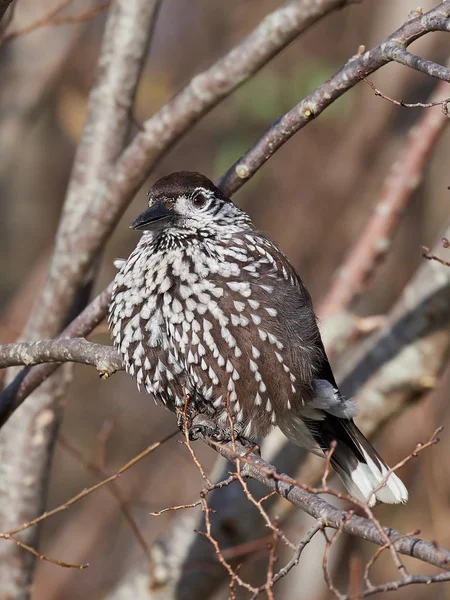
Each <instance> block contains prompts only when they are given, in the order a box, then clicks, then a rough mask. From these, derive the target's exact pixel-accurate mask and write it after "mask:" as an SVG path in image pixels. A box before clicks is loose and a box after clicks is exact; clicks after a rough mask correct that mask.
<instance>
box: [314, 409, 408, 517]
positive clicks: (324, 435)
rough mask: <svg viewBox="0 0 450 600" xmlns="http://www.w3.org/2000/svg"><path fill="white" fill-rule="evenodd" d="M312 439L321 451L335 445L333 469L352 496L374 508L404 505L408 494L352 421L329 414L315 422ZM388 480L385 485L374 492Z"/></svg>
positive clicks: (332, 461) (332, 457) (332, 460)
mask: <svg viewBox="0 0 450 600" xmlns="http://www.w3.org/2000/svg"><path fill="white" fill-rule="evenodd" d="M311 425H312V431H311V433H312V435H313V437H314V439H315V440H316V442H317V443H318V444H319V446H320V448H321V449H322V450H324V451H325V450H327V449H329V448H330V445H331V443H332V442H333V441H336V446H335V448H334V451H333V454H332V456H331V461H330V462H331V465H332V467H333V468H334V470H335V471H336V473H337V474H338V475H339V477H340V478H341V479H342V481H343V483H344V485H345V487H346V488H347V490H348V491H349V492H350V494H351V495H352V496H353V497H354V498H356V499H357V500H360V501H362V502H365V501H367V500H368V504H369V506H373V505H374V504H375V503H376V501H377V500H378V501H380V502H385V503H388V504H396V503H399V502H403V503H405V502H406V501H407V500H408V490H407V489H406V487H405V486H404V484H403V482H402V481H401V480H400V479H399V477H397V475H396V474H395V473H390V474H389V476H388V477H386V476H387V474H388V472H389V467H388V466H387V464H386V463H385V462H384V460H383V459H382V458H381V456H380V455H379V454H378V452H377V451H376V450H375V448H373V446H372V445H371V444H370V443H369V441H368V440H367V439H366V438H365V437H364V435H363V434H362V433H361V431H360V430H359V429H358V428H357V427H356V425H355V423H354V422H353V420H352V419H342V418H339V417H335V416H333V415H330V414H329V413H326V417H325V418H324V419H323V420H321V421H314V423H312V424H311ZM384 480H385V483H384V484H383V485H382V486H381V487H380V489H377V490H376V492H375V493H373V492H374V490H375V489H376V488H377V487H378V486H379V485H380V484H381V483H382V482H383V481H384Z"/></svg>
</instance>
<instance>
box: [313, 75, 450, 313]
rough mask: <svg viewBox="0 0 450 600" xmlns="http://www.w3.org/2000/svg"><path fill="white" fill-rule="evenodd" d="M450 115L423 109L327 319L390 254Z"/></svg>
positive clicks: (340, 278) (442, 86)
mask: <svg viewBox="0 0 450 600" xmlns="http://www.w3.org/2000/svg"><path fill="white" fill-rule="evenodd" d="M447 92H448V84H447V83H446V82H441V83H439V85H437V86H436V88H435V90H434V92H433V94H432V96H431V98H430V102H431V103H432V102H435V101H438V100H441V98H442V95H443V94H445V93H447ZM449 123H450V119H449V118H448V116H447V115H445V114H444V113H443V112H442V110H430V111H424V112H423V114H422V115H421V117H420V118H419V120H418V122H417V123H415V124H414V126H413V127H412V128H411V129H410V130H409V132H408V136H407V138H406V141H405V144H404V146H403V148H402V151H401V154H400V156H399V158H398V159H397V160H396V161H395V162H394V163H393V164H392V167H391V169H390V172H389V174H388V176H387V177H386V179H385V182H384V184H383V187H382V189H381V191H380V196H379V198H378V199H377V201H376V202H375V205H374V208H373V211H372V215H371V217H370V218H369V220H368V222H367V225H366V226H365V227H364V229H363V231H362V233H361V235H359V237H358V239H357V240H356V242H355V244H354V245H353V247H352V248H351V249H350V251H349V252H348V254H347V256H346V258H345V259H344V263H343V265H342V267H340V268H339V269H338V271H337V273H336V275H335V277H334V279H333V281H332V283H331V286H330V289H329V290H328V292H327V295H326V297H325V299H324V300H323V302H322V304H321V306H320V309H319V314H320V317H321V318H322V319H323V320H326V319H329V318H330V317H331V316H333V315H335V314H337V313H339V312H342V311H343V310H346V309H348V308H349V307H350V304H351V303H353V302H355V300H356V299H357V298H358V297H359V296H360V294H361V292H362V291H363V290H364V289H366V288H367V285H368V284H369V283H370V280H371V278H372V276H373V274H374V272H375V269H376V267H378V266H379V265H380V263H381V261H383V259H384V258H385V257H386V256H387V254H388V252H389V249H390V247H391V243H392V239H393V237H394V235H395V233H396V231H397V229H398V226H399V224H400V222H401V217H402V215H403V212H404V210H405V208H406V206H407V204H408V202H409V201H410V199H411V198H412V196H413V192H414V191H415V190H416V189H417V187H418V186H419V185H420V183H421V181H422V179H423V176H424V172H425V169H426V165H427V162H428V159H429V157H430V154H431V152H432V151H433V149H434V148H435V146H436V144H437V142H438V141H439V139H440V138H441V135H442V134H443V133H444V131H445V128H446V126H447V125H448V124H449Z"/></svg>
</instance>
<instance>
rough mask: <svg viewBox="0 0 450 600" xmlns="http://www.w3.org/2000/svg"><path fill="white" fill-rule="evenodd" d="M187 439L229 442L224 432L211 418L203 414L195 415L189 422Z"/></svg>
mask: <svg viewBox="0 0 450 600" xmlns="http://www.w3.org/2000/svg"><path fill="white" fill-rule="evenodd" d="M188 428H189V439H191V440H197V439H205V440H213V441H215V442H225V441H229V440H228V439H227V435H226V432H225V431H224V430H223V429H220V427H217V424H216V423H215V422H214V421H213V419H212V418H211V417H209V416H208V415H205V414H203V413H197V414H196V415H195V416H194V417H193V418H192V419H191V420H190V422H189V424H188Z"/></svg>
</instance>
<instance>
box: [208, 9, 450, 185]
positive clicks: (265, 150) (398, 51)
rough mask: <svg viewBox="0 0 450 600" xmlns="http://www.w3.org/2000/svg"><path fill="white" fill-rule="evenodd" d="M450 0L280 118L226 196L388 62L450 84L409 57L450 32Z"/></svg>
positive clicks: (242, 164) (230, 174)
mask: <svg viewBox="0 0 450 600" xmlns="http://www.w3.org/2000/svg"><path fill="white" fill-rule="evenodd" d="M449 17H450V1H449V0H446V1H445V2H441V3H440V4H439V5H438V6H437V7H436V8H433V9H432V10H430V11H429V12H428V13H426V14H425V15H422V14H421V13H417V14H416V16H415V17H414V18H412V19H410V20H408V21H407V22H406V23H405V24H404V25H403V26H402V27H400V29H397V31H395V32H394V33H392V34H391V35H390V36H389V37H387V38H386V39H384V40H383V41H382V42H380V44H378V46H375V47H374V48H372V50H370V51H368V52H364V53H363V54H361V55H356V56H353V57H352V58H351V59H350V60H349V61H348V62H347V64H346V65H345V66H344V67H342V69H340V70H339V71H338V72H337V73H336V74H335V75H333V76H332V77H330V79H329V80H328V81H327V82H326V83H324V84H323V85H321V86H320V87H319V88H317V90H315V91H314V92H313V93H312V94H310V95H309V96H307V97H306V98H304V99H303V100H302V101H301V102H300V103H299V104H297V106H294V108H293V109H291V110H290V111H289V112H287V113H286V114H285V115H283V116H282V117H281V118H279V119H277V120H276V121H275V122H274V123H273V124H272V125H271V127H270V128H269V129H268V130H267V131H266V132H265V133H264V135H263V136H262V137H261V138H260V139H259V140H258V141H257V142H256V144H255V145H254V146H253V147H252V148H250V150H248V151H247V152H246V153H245V154H244V156H243V157H242V158H240V159H239V160H238V161H237V162H236V163H235V164H234V165H233V166H232V167H230V169H228V171H227V172H226V173H225V175H223V177H221V178H220V180H219V182H218V186H219V187H220V188H221V189H222V190H223V191H224V193H225V194H227V195H231V194H233V193H234V192H236V191H237V190H238V189H239V188H240V187H241V186H242V185H243V184H244V183H245V181H247V180H248V179H250V178H251V177H253V175H254V174H255V173H256V172H257V171H258V170H259V169H260V168H261V167H262V166H263V165H264V163H265V162H266V161H267V160H269V158H270V157H271V156H272V155H273V154H274V153H275V152H276V151H277V150H278V149H279V148H280V147H281V146H282V145H283V144H285V143H286V142H287V141H288V140H289V139H290V138H291V137H292V136H293V135H294V134H295V133H297V131H299V130H300V129H302V128H303V127H305V126H306V125H307V124H308V123H309V122H310V121H312V120H313V119H316V118H317V117H318V116H319V115H320V114H321V113H322V112H323V111H324V110H325V109H326V108H327V107H328V106H330V104H332V103H333V102H334V101H335V100H337V99H338V98H340V97H341V96H342V95H343V94H345V92H347V91H348V90H349V89H351V88H352V87H354V86H355V85H356V84H357V83H359V81H361V79H364V77H368V76H369V75H370V74H371V73H373V72H374V71H377V70H378V69H379V68H380V67H382V66H383V65H385V64H387V63H388V62H392V61H394V62H399V63H401V64H405V65H407V66H409V67H411V68H413V69H416V70H418V71H423V72H424V73H427V74H428V75H430V76H431V77H436V78H438V79H442V80H444V81H447V82H449V81H450V70H449V69H447V68H445V67H442V66H441V65H436V64H435V63H432V62H431V61H427V60H425V59H420V60H419V57H416V56H414V55H413V54H410V53H409V52H407V51H406V50H404V48H407V47H408V46H409V45H410V44H411V43H412V42H414V41H415V40H417V39H419V38H420V37H422V36H423V35H425V34H427V33H429V32H431V31H449V30H450V21H449Z"/></svg>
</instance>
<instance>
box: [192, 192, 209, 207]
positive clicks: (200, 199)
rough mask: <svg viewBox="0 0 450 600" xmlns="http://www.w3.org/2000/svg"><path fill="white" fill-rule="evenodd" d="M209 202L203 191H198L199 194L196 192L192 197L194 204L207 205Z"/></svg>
mask: <svg viewBox="0 0 450 600" xmlns="http://www.w3.org/2000/svg"><path fill="white" fill-rule="evenodd" d="M206 202H207V198H206V196H205V195H204V194H202V193H201V192H197V194H195V196H194V197H193V198H192V204H193V205H194V206H198V207H200V206H205V204H206Z"/></svg>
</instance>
